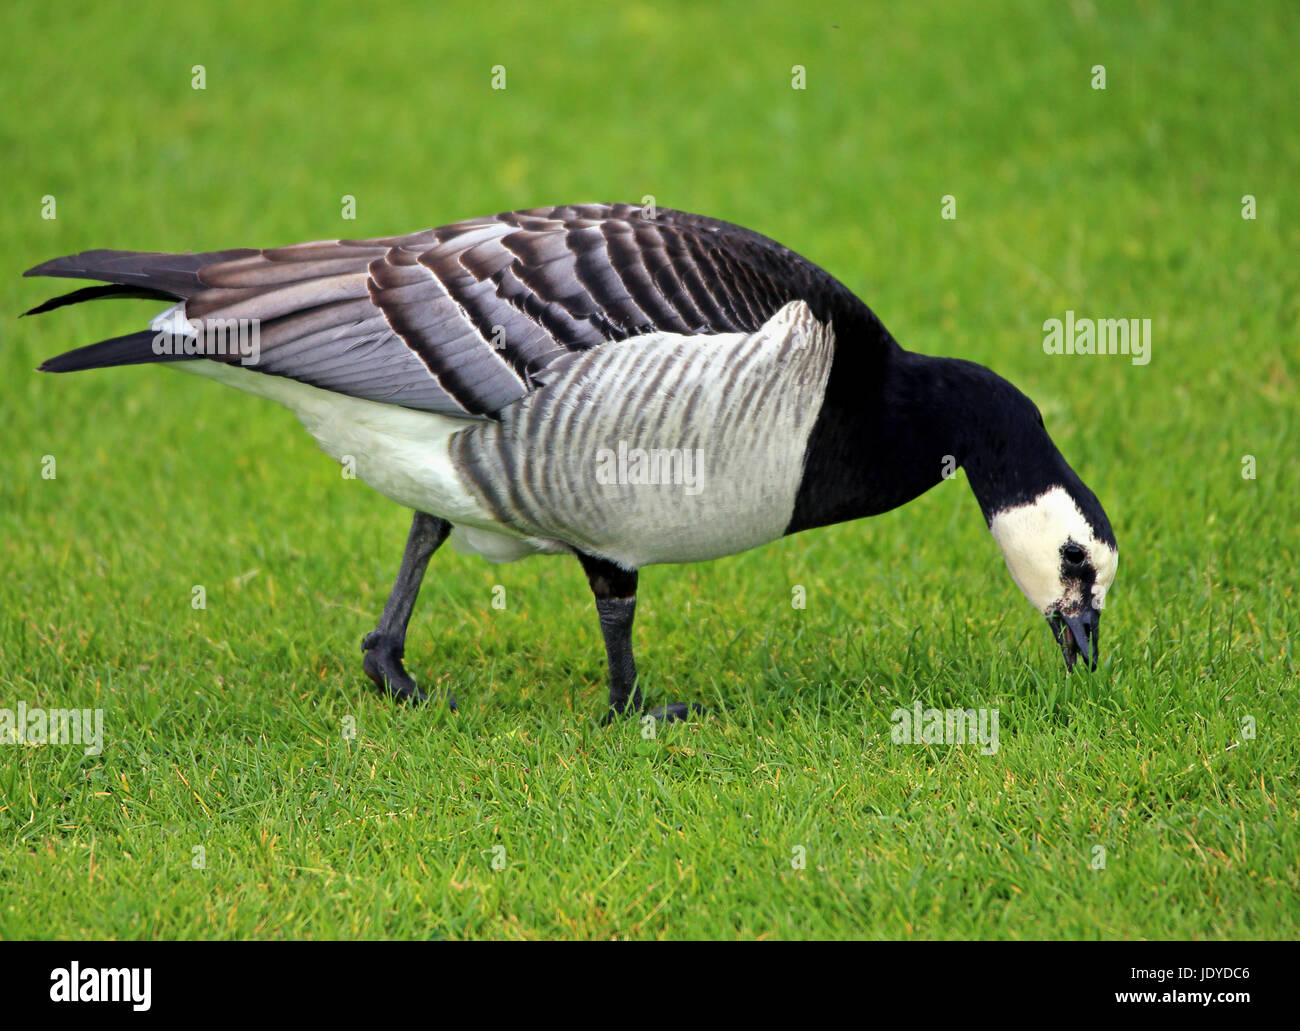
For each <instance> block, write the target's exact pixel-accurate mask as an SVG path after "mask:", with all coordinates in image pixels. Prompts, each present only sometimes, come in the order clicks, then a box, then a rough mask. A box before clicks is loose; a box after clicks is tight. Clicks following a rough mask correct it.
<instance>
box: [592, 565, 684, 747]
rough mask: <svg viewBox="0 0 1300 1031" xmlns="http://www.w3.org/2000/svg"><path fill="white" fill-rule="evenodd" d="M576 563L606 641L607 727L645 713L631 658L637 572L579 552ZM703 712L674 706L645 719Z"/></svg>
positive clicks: (679, 703) (680, 716) (667, 717)
mask: <svg viewBox="0 0 1300 1031" xmlns="http://www.w3.org/2000/svg"><path fill="white" fill-rule="evenodd" d="M578 560H579V561H580V562H581V563H582V568H583V570H585V571H586V574H587V582H588V583H589V584H590V585H591V593H592V594H594V595H595V596H596V613H597V615H599V616H600V632H601V635H602V636H603V637H604V638H605V658H606V660H607V661H608V663H609V711H608V712H607V713H606V714H605V722H606V723H609V722H610V721H611V720H613V719H614V718H616V717H618V716H622V715H624V714H625V713H628V712H629V711H630V712H633V713H639V712H644V711H645V707H644V703H643V701H642V698H641V689H640V688H639V687H637V683H636V660H635V659H634V658H633V656H632V619H633V617H634V616H635V615H636V583H637V571H636V570H635V569H632V570H628V569H624V568H623V567H622V566H618V565H615V564H614V563H613V562H608V561H606V560H605V559H602V558H595V557H594V556H592V555H584V554H583V553H582V552H578ZM702 711H703V710H702V709H701V708H700V706H698V705H684V704H682V703H681V702H674V703H673V704H671V705H665V706H663V707H662V708H659V709H653V710H651V711H650V712H649V713H648V715H650V716H653V717H654V718H655V719H657V720H665V721H668V720H682V719H686V717H687V716H689V715H690V714H691V713H692V712H702Z"/></svg>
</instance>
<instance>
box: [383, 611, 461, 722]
mask: <svg viewBox="0 0 1300 1031" xmlns="http://www.w3.org/2000/svg"><path fill="white" fill-rule="evenodd" d="M361 647H362V648H363V649H364V650H365V653H366V655H365V658H364V659H362V660H361V668H362V669H364V670H365V671H366V676H368V677H369V678H370V680H371V682H372V683H373V684H374V685H375V687H377V688H379V690H380V691H381V692H383V693H384V694H386V695H388V696H389V697H390V698H395V699H397V700H398V701H401V702H410V703H411V704H412V705H421V704H423V703H424V702H426V701H428V700H429V696H428V695H426V694H425V693H424V692H423V691H421V690H420V688H419V685H417V684H416V682H415V681H414V680H413V679H412V678H411V675H410V674H409V673H407V672H406V667H405V666H404V665H402V656H403V654H404V651H405V649H404V648H403V647H402V646H401V645H400V644H398V643H397V642H395V641H393V640H392V638H389V637H385V636H384V635H383V634H381V633H380V632H379V631H377V630H376V631H374V632H372V633H369V634H367V635H366V636H365V637H364V638H362V641H361ZM447 705H448V706H449V707H450V708H451V709H452V711H455V709H456V699H455V698H454V697H452V696H451V695H450V694H449V695H447Z"/></svg>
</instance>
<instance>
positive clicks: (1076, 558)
mask: <svg viewBox="0 0 1300 1031" xmlns="http://www.w3.org/2000/svg"><path fill="white" fill-rule="evenodd" d="M1063 553H1064V555H1065V561H1067V562H1069V563H1070V564H1071V565H1074V566H1078V565H1082V564H1083V560H1084V559H1085V558H1086V557H1087V553H1086V552H1085V551H1084V550H1083V549H1082V548H1081V547H1079V545H1077V544H1067V545H1066V546H1065V548H1064V549H1063Z"/></svg>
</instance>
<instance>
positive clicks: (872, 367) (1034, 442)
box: [787, 339, 1087, 533]
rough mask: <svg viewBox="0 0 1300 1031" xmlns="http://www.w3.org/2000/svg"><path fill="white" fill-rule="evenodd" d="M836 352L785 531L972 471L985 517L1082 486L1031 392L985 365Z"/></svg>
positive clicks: (896, 501) (881, 508)
mask: <svg viewBox="0 0 1300 1031" xmlns="http://www.w3.org/2000/svg"><path fill="white" fill-rule="evenodd" d="M847 344H850V342H849V341H845V342H844V344H842V345H841V346H840V347H839V348H838V349H837V354H836V357H835V365H834V366H833V367H832V369H831V376H830V382H829V383H828V385H827V389H826V400H825V403H824V404H823V406H822V410H821V413H820V415H819V416H818V420H817V423H816V425H815V426H814V428H813V432H812V435H811V436H810V438H809V441H808V452H807V458H806V462H805V469H804V478H803V483H802V485H801V487H800V490H799V494H798V497H797V499H796V502H795V509H794V515H793V517H792V519H791V521H790V525H789V527H788V528H787V532H788V533H795V532H797V531H799V530H807V529H810V528H812V527H815V526H826V525H828V524H830V523H839V522H844V521H845V520H849V519H860V518H862V517H864V516H870V515H876V514H878V513H880V512H887V511H889V510H890V509H892V508H896V507H898V506H899V505H902V504H905V503H906V502H908V501H911V500H912V499H913V498H915V497H917V496H918V495H920V494H923V493H925V492H926V491H927V490H929V489H930V488H931V487H933V486H934V485H935V484H937V483H939V482H940V481H941V480H942V479H943V478H944V475H945V473H949V474H950V473H951V472H952V470H953V468H954V466H958V465H959V466H961V467H962V468H964V469H965V471H966V475H967V478H968V479H969V481H970V485H971V489H972V490H973V491H974V492H975V497H976V499H977V500H978V501H979V504H980V508H981V510H982V511H983V513H984V518H985V520H986V521H987V520H989V519H991V518H992V517H993V515H994V513H995V512H997V511H998V510H1000V509H1002V508H1004V507H1006V506H1008V505H1011V504H1020V503H1022V502H1023V501H1028V500H1031V499H1032V498H1034V497H1035V496H1037V495H1038V494H1040V493H1041V492H1042V491H1043V490H1045V489H1047V488H1048V487H1049V486H1051V485H1053V484H1057V483H1059V484H1062V485H1065V486H1067V487H1071V486H1073V485H1074V484H1078V486H1079V487H1080V488H1082V490H1084V491H1087V488H1086V487H1083V485H1082V483H1079V481H1078V477H1076V476H1075V475H1074V473H1073V471H1071V470H1070V467H1069V466H1068V465H1067V464H1066V463H1065V460H1064V459H1063V458H1062V457H1061V454H1060V452H1059V451H1057V449H1056V446H1055V445H1054V444H1053V443H1052V440H1051V438H1050V437H1049V436H1048V435H1047V431H1046V430H1045V429H1044V428H1043V425H1042V422H1041V420H1040V418H1039V415H1038V409H1037V408H1036V407H1035V406H1034V404H1033V402H1032V401H1030V400H1029V399H1028V398H1027V397H1025V395H1024V394H1022V393H1021V392H1020V391H1019V390H1017V389H1016V388H1015V387H1013V386H1012V385H1011V384H1010V383H1008V382H1007V381H1006V380H1004V379H1002V377H1000V376H998V375H996V374H995V373H993V372H991V371H990V370H988V369H986V368H984V366H982V365H976V364H974V363H973V362H967V361H961V360H959V359H955V358H931V357H928V356H926V355H921V354H913V353H911V352H909V351H904V350H903V349H902V348H901V347H899V346H898V345H897V344H896V343H894V342H893V340H892V339H891V340H889V341H887V345H886V346H883V347H862V348H854V347H852V346H845V345H847Z"/></svg>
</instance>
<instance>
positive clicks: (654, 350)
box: [449, 301, 834, 568]
mask: <svg viewBox="0 0 1300 1031" xmlns="http://www.w3.org/2000/svg"><path fill="white" fill-rule="evenodd" d="M833 353H834V334H833V332H832V331H831V330H830V329H829V328H827V327H824V326H822V325H821V324H820V323H819V322H817V320H816V319H815V318H814V317H813V315H812V313H811V312H810V311H809V309H808V306H807V305H806V304H804V303H803V302H801V301H800V302H793V303H791V304H789V305H787V306H785V307H784V308H783V309H782V310H781V311H780V312H778V314H777V315H776V316H774V317H773V318H772V319H771V320H770V321H769V322H768V323H767V324H766V325H764V326H763V327H762V328H761V329H760V330H759V331H758V332H755V333H748V334H746V333H728V334H719V335H712V336H707V337H694V338H691V337H686V336H682V335H679V334H671V333H653V334H650V335H647V336H642V337H638V338H635V339H634V340H631V341H628V343H627V344H626V345H625V346H620V347H606V348H601V349H598V350H595V351H591V352H588V353H586V354H583V355H580V356H576V357H575V358H574V359H573V360H571V361H569V362H568V363H567V364H565V365H564V366H563V367H562V368H561V369H560V370H559V371H558V373H557V375H556V377H555V379H554V380H553V381H551V382H550V383H548V384H547V385H546V387H545V389H543V390H539V391H538V392H536V393H534V394H532V395H530V396H528V397H526V398H524V399H522V400H520V401H519V402H517V403H515V404H513V405H511V406H509V407H507V408H505V409H504V410H503V411H502V412H501V413H500V422H486V423H477V424H474V425H472V426H470V427H469V428H467V429H465V430H462V431H461V432H459V433H457V434H456V435H454V436H453V437H452V438H451V441H450V445H449V449H450V453H451V456H452V461H453V462H454V463H455V465H456V468H457V470H458V471H459V473H460V475H461V479H462V482H463V483H464V484H465V486H466V487H467V488H468V489H469V490H470V491H471V493H473V494H474V496H475V497H476V498H477V499H478V501H479V504H480V505H481V506H482V507H483V509H484V510H485V511H486V512H487V513H489V514H490V515H491V517H492V518H493V519H494V520H495V521H496V522H498V523H500V524H502V525H504V526H507V527H509V528H511V529H512V530H514V531H515V532H516V533H519V534H522V535H524V536H526V537H529V538H534V539H537V540H540V541H556V542H562V543H564V544H567V545H568V546H570V547H575V548H577V549H579V550H582V551H584V552H586V553H588V554H592V555H598V556H601V557H604V558H608V559H612V560H613V561H616V562H619V563H621V564H623V565H625V566H627V567H629V568H637V567H640V566H643V565H648V564H652V563H655V562H669V561H671V562H692V561H698V560H702V559H707V558H714V557H717V556H719V555H724V554H732V553H734V552H736V551H742V550H745V549H746V548H751V547H755V546H757V545H759V544H764V543H766V542H768V541H771V540H775V539H776V538H778V537H780V536H781V534H782V533H783V532H784V530H785V527H786V524H787V523H788V522H789V520H790V515H791V512H792V511H793V508H794V502H795V496H796V493H797V491H798V488H799V483H800V480H801V477H802V473H803V460H804V453H805V449H806V446H807V440H808V435H809V433H810V432H811V430H812V426H813V422H814V420H815V419H816V417H817V413H818V411H819V410H820V406H821V399H822V396H823V393H824V391H825V388H826V381H827V378H828V376H829V374H830V367H831V359H832V356H833ZM620 445H623V446H625V447H626V448H627V449H642V450H643V451H645V452H650V451H652V450H661V451H669V450H672V451H677V452H679V453H681V452H685V453H689V454H695V453H697V452H698V453H699V454H700V455H701V457H702V459H703V465H702V469H701V470H699V472H700V474H701V479H700V481H699V484H698V488H699V489H698V491H697V492H694V493H693V492H692V491H690V490H684V489H683V487H682V485H681V484H680V483H667V484H662V483H661V484H645V483H618V482H614V483H611V482H602V479H601V477H599V476H598V475H597V469H598V463H599V461H600V455H601V452H602V451H605V452H612V451H616V450H617V449H618V448H619V446H620Z"/></svg>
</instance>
